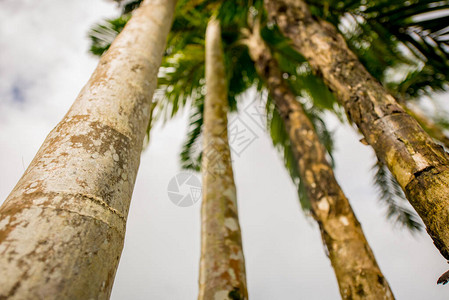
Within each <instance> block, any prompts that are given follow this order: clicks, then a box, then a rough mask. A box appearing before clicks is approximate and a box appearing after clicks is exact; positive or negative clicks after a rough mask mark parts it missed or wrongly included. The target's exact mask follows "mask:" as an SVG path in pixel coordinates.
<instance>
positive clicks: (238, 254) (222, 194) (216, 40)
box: [198, 19, 248, 300]
mask: <svg viewBox="0 0 449 300" xmlns="http://www.w3.org/2000/svg"><path fill="white" fill-rule="evenodd" d="M206 87H207V94H206V100H205V107H204V128H203V156H202V173H203V201H202V207H201V262H200V280H199V284H200V290H199V296H198V299H204V300H209V299H242V300H243V299H248V292H247V288H246V275H245V261H244V257H243V249H242V238H241V232H240V225H239V220H238V212H237V196H236V188H235V184H234V175H233V171H232V164H231V152H230V149H229V142H228V133H227V126H228V125H227V124H228V122H227V111H228V97H227V84H226V73H225V65H224V58H223V50H222V45H221V30H220V24H219V22H218V21H217V20H215V19H212V20H211V21H210V22H209V24H208V26H207V30H206Z"/></svg>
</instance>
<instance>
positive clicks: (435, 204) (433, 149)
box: [265, 0, 449, 260]
mask: <svg viewBox="0 0 449 300" xmlns="http://www.w3.org/2000/svg"><path fill="white" fill-rule="evenodd" d="M265 4H266V8H267V10H268V14H269V16H270V19H272V20H275V21H276V22H277V24H278V25H279V27H280V30H281V31H282V32H283V33H284V35H286V36H287V37H289V38H290V39H291V40H292V44H293V46H294V48H295V49H296V50H297V51H298V52H299V53H301V54H302V55H303V56H304V57H305V58H306V59H307V60H308V61H309V63H310V65H311V67H312V69H313V70H314V71H315V73H316V74H319V75H321V76H322V77H323V78H324V80H325V82H326V84H327V85H328V87H329V88H330V89H331V90H333V91H334V92H335V93H336V95H337V98H338V99H339V101H340V103H341V104H342V105H343V106H344V108H345V110H346V112H347V114H348V117H349V118H350V119H351V120H352V121H353V122H354V123H355V124H357V126H358V127H359V129H360V131H361V132H362V133H363V135H364V136H365V139H366V141H367V142H368V143H369V144H370V145H371V146H372V147H373V149H374V150H375V152H376V154H377V156H378V157H379V158H380V159H381V160H382V162H383V163H385V164H386V165H387V166H388V168H389V169H390V170H391V172H392V174H393V175H394V176H395V178H396V180H397V181H398V182H399V184H400V185H401V187H402V189H403V190H404V192H405V195H406V196H407V199H408V200H409V201H410V203H411V204H412V206H413V207H414V208H415V210H416V211H417V212H418V214H419V216H420V217H421V218H422V220H423V221H424V224H425V225H426V228H427V232H428V233H429V235H430V236H431V237H432V239H433V241H434V244H435V246H436V247H437V248H438V250H439V251H440V252H441V254H442V255H443V256H444V257H445V258H446V259H448V260H449V228H448V226H449V157H448V155H447V153H446V152H445V151H444V149H443V147H441V146H440V145H437V144H436V143H434V141H433V140H432V139H431V138H430V137H429V136H428V135H427V134H426V133H425V132H424V130H423V129H422V128H421V127H420V126H419V125H418V123H417V122H416V121H415V120H414V119H413V118H412V117H411V116H409V115H408V114H407V113H406V112H404V110H403V109H402V107H401V106H400V105H399V104H398V103H397V102H396V100H395V99H394V98H393V97H392V96H391V95H390V94H388V92H387V91H386V90H385V89H384V88H383V87H382V85H381V84H380V83H379V82H377V81H376V80H375V79H374V78H373V77H372V76H371V75H370V74H369V73H368V71H367V70H366V69H365V68H364V67H363V65H362V64H361V63H360V62H359V60H358V59H357V57H356V56H355V54H354V53H352V52H351V51H350V50H349V48H348V47H347V45H346V42H345V40H344V38H343V37H342V36H341V35H340V34H339V33H338V32H337V30H336V29H335V27H334V26H333V25H331V24H330V23H328V22H325V21H322V20H319V19H317V18H315V17H313V16H312V15H311V13H310V10H309V8H308V7H307V4H306V3H305V2H304V1H303V0H265Z"/></svg>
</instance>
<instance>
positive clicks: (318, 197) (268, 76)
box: [246, 26, 394, 299]
mask: <svg viewBox="0 0 449 300" xmlns="http://www.w3.org/2000/svg"><path fill="white" fill-rule="evenodd" d="M254 29H255V30H254V33H253V34H252V35H250V36H249V37H248V39H247V40H246V41H247V45H248V47H249V52H250V56H251V58H252V59H253V60H254V62H255V66H256V70H257V72H258V74H259V75H260V76H261V78H262V79H263V80H264V81H265V82H266V84H267V87H268V90H269V92H270V95H271V97H272V98H273V100H274V102H275V105H276V108H277V109H278V111H279V113H280V115H281V117H282V120H283V122H284V125H285V128H286V130H287V133H288V135H289V138H290V142H291V146H292V150H293V153H294V155H295V158H296V161H297V165H298V170H299V172H300V176H301V180H302V182H303V183H304V186H305V188H306V191H307V196H308V198H309V200H310V203H311V211H312V215H313V217H314V218H315V220H316V221H317V222H318V224H319V226H320V230H321V235H322V238H323V241H324V243H325V246H326V248H327V251H328V253H329V258H330V260H331V263H332V266H333V268H334V271H335V275H336V277H337V281H338V285H339V287H340V294H341V296H342V298H343V299H394V297H393V294H392V292H391V290H390V287H389V285H388V282H387V281H386V279H385V277H384V276H383V274H382V272H381V271H380V269H379V266H378V265H377V262H376V259H375V258H374V255H373V252H372V250H371V248H370V246H369V244H368V242H367V240H366V238H365V235H364V234H363V231H362V228H361V226H360V224H359V222H358V221H357V218H356V216H355V215H354V212H353V211H352V208H351V206H350V204H349V201H348V199H347V198H346V197H345V195H344V194H343V191H342V190H341V188H340V186H339V185H338V183H337V181H336V179H335V177H334V173H333V170H332V167H331V166H330V164H329V162H328V161H327V159H326V151H325V149H324V147H323V145H322V144H321V143H320V141H319V139H318V135H317V134H316V132H315V129H314V127H313V125H312V123H311V122H310V120H309V118H308V117H307V115H306V114H305V112H304V110H303V108H302V106H301V104H300V103H299V102H298V101H297V100H296V97H295V95H294V94H293V92H292V91H291V89H290V88H289V87H288V85H287V83H286V82H285V81H284V79H283V78H282V72H281V70H280V69H279V66H278V64H277V62H276V60H275V59H274V58H273V57H272V55H271V52H270V50H269V48H268V47H267V46H266V44H265V43H264V41H263V40H262V39H261V37H260V35H259V30H258V28H257V26H256V27H255V28H254Z"/></svg>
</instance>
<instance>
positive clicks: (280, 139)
mask: <svg viewBox="0 0 449 300" xmlns="http://www.w3.org/2000/svg"><path fill="white" fill-rule="evenodd" d="M265 107H266V117H267V127H268V130H269V133H270V136H271V139H272V141H273V145H274V147H275V149H276V150H277V151H278V152H279V154H280V155H281V157H282V159H283V162H284V166H285V168H286V169H287V171H288V172H289V174H290V178H291V179H292V181H293V184H294V185H295V186H296V190H297V193H298V199H299V202H300V203H301V207H302V209H303V210H304V211H305V212H306V213H307V214H309V213H310V208H311V205H310V201H309V199H308V197H307V192H306V189H305V188H304V185H303V184H302V183H301V179H300V175H299V170H298V167H297V164H296V160H295V157H294V154H293V151H292V149H291V144H290V138H289V137H288V133H287V131H286V130H285V126H284V122H283V120H282V118H281V116H280V115H279V113H278V111H277V109H276V108H275V105H274V103H273V101H272V100H271V99H270V97H268V98H267V103H266V106H265Z"/></svg>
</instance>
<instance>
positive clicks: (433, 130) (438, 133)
mask: <svg viewBox="0 0 449 300" xmlns="http://www.w3.org/2000/svg"><path fill="white" fill-rule="evenodd" d="M402 108H404V110H405V111H406V112H407V113H408V114H409V115H410V116H412V117H413V118H415V120H416V121H418V123H419V125H421V127H422V128H423V129H424V130H425V131H426V132H427V133H428V134H429V135H430V136H431V137H432V138H433V139H435V140H436V141H437V142H440V143H441V144H443V145H444V147H446V148H447V149H449V136H448V135H447V134H445V133H444V131H443V129H441V127H439V126H438V125H437V124H435V123H434V122H432V120H430V119H429V117H427V116H426V115H425V114H424V113H423V112H422V111H420V110H419V108H417V107H416V106H415V105H407V104H406V103H404V104H402Z"/></svg>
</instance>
